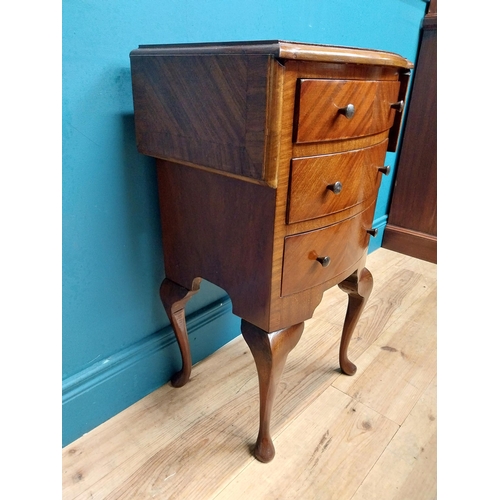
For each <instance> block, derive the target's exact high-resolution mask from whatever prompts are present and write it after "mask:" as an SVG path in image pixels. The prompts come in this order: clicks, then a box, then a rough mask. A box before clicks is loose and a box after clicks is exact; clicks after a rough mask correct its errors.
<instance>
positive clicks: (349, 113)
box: [339, 104, 356, 120]
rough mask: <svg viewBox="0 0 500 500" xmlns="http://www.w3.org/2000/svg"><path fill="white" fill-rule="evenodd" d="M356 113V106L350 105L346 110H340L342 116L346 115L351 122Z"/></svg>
mask: <svg viewBox="0 0 500 500" xmlns="http://www.w3.org/2000/svg"><path fill="white" fill-rule="evenodd" d="M355 111H356V108H355V107H354V104H348V105H347V106H345V107H344V108H340V109H339V113H340V114H341V115H344V116H345V117H346V118H348V119H349V120H350V119H351V118H352V117H353V116H354V112H355Z"/></svg>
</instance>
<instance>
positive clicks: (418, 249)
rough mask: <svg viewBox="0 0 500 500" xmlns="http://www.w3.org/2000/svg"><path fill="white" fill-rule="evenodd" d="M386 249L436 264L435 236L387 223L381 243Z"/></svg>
mask: <svg viewBox="0 0 500 500" xmlns="http://www.w3.org/2000/svg"><path fill="white" fill-rule="evenodd" d="M382 246H383V247H384V248H387V250H392V251H394V252H399V253H403V254H405V255H409V256H410V257H415V258H417V259H422V260H426V261H427V262H433V263H434V264H437V237H436V236H432V235H429V234H425V233H419V232H418V231H412V230H411V229H405V228H403V227H397V226H392V225H390V224H387V226H386V227H385V231H384V242H383V245H382Z"/></svg>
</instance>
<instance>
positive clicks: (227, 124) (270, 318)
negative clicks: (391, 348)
mask: <svg viewBox="0 0 500 500" xmlns="http://www.w3.org/2000/svg"><path fill="white" fill-rule="evenodd" d="M130 59H131V69H132V87H133V100H134V113H135V124H136V137H137V146H138V150H139V151H140V152H141V153H143V154H145V155H148V156H152V157H154V158H156V166H157V174H158V188H159V200H160V213H161V222H162V238H163V255H164V263H165V276H166V277H165V280H164V281H163V282H162V284H161V287H160V296H161V300H162V302H163V305H164V307H165V310H166V312H167V315H168V317H169V319H170V322H171V324H172V327H173V329H174V331H175V334H176V337H177V340H178V343H179V347H180V350H181V355H182V362H183V365H182V369H181V370H180V371H179V372H178V373H176V374H175V375H174V377H173V379H172V384H173V385H174V386H176V387H179V386H182V385H183V384H185V383H186V382H187V381H188V379H189V376H190V372H191V355H190V348H189V341H188V335H187V331H186V322H185V315H184V308H185V305H186V303H187V301H188V300H189V298H190V297H191V296H192V295H193V294H194V293H196V292H197V291H198V289H199V286H200V282H201V280H202V279H206V280H208V281H210V282H212V283H214V284H216V285H218V286H220V287H222V288H223V289H224V290H225V291H226V292H227V293H228V295H229V296H230V298H231V301H232V306H233V312H234V314H236V315H237V316H239V317H241V319H242V322H241V331H242V334H243V337H244V339H245V341H246V342H247V343H248V345H249V347H250V350H251V352H252V354H253V357H254V359H255V363H256V366H257V373H258V377H259V391H260V429H259V434H258V437H257V443H256V445H255V449H254V455H255V457H256V458H257V459H259V460H261V461H263V462H268V461H270V460H272V458H273V457H274V446H273V442H272V438H271V433H270V422H271V410H272V405H273V401H274V397H275V392H276V389H277V386H278V382H279V379H280V376H281V373H282V371H283V368H284V365H285V361H286V357H287V355H288V353H289V352H290V350H291V349H293V347H294V346H295V345H296V344H297V342H298V341H299V338H300V336H301V334H302V332H303V329H304V321H305V320H307V319H309V318H310V317H311V316H312V315H313V312H314V310H315V308H316V307H317V306H318V304H319V303H320V301H321V298H322V295H323V292H324V291H325V290H327V289H328V288H330V287H332V286H335V285H339V287H340V288H341V289H342V290H343V291H345V292H346V293H347V295H348V306H347V313H346V319H345V323H344V328H343V332H342V339H341V345H340V366H341V369H342V371H343V372H344V373H346V374H348V375H352V374H354V372H355V371H356V367H355V366H354V364H353V363H352V362H351V361H349V359H348V356H347V350H348V345H349V341H350V338H351V336H352V333H353V330H354V328H355V327H356V324H357V321H358V318H359V316H360V314H361V313H362V310H363V308H364V305H365V303H366V300H367V299H368V296H369V294H370V291H371V289H372V284H373V281H372V276H371V274H370V272H369V271H368V270H367V269H366V268H365V267H364V264H365V259H366V255H367V249H368V243H369V239H370V237H372V236H374V235H375V234H376V229H373V228H372V221H373V215H374V210H375V203H376V199H377V193H378V189H379V186H380V181H381V176H382V175H384V174H387V173H388V171H389V168H388V167H387V166H385V165H384V160H385V155H386V152H387V151H388V150H391V151H394V150H395V148H396V144H397V140H398V135H399V128H400V124H401V117H402V111H403V108H404V101H405V97H406V91H407V84H408V80H409V70H410V69H411V68H412V67H413V66H412V64H411V63H410V62H409V61H408V60H406V59H404V58H403V57H401V56H399V55H396V54H393V53H388V52H381V51H374V50H366V49H354V48H346V47H335V46H328V45H315V44H303V43H295V42H285V41H257V42H231V43H204V44H182V45H145V46H139V48H138V49H136V50H133V51H132V52H131V54H130Z"/></svg>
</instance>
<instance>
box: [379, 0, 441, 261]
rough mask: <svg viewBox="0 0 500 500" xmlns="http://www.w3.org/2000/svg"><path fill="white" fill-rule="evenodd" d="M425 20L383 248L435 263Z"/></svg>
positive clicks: (433, 20)
mask: <svg viewBox="0 0 500 500" xmlns="http://www.w3.org/2000/svg"><path fill="white" fill-rule="evenodd" d="M435 8H436V6H435V5H434V3H432V4H431V6H430V9H429V13H428V14H427V15H426V16H425V18H424V21H423V26H422V39H421V44H420V50H419V55H418V60H417V64H416V66H415V76H414V83H413V88H412V93H411V99H410V101H409V107H408V116H407V118H406V125H405V130H404V134H403V138H402V143H401V153H400V158H399V162H398V167H397V172H396V179H395V183H394V190H393V194H392V199H391V204H390V209H389V218H388V224H387V226H386V229H385V232H384V238H383V241H382V246H383V247H384V248H388V249H389V250H394V251H397V252H400V253H404V254H405V255H411V256H412V257H417V258H419V259H423V260H427V261H429V262H434V263H436V262H437V12H436V10H435Z"/></svg>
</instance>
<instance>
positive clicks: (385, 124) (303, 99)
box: [294, 79, 400, 143]
mask: <svg viewBox="0 0 500 500" xmlns="http://www.w3.org/2000/svg"><path fill="white" fill-rule="evenodd" d="M399 85H400V83H399V82H398V81H359V80H322V79H301V80H299V85H298V101H297V109H296V113H295V130H294V140H295V142H297V143H304V142H321V141H331V140H335V139H347V138H350V137H362V136H365V135H371V134H376V133H379V132H382V131H384V130H387V129H389V128H390V127H391V126H392V124H393V122H394V114H395V113H396V110H395V109H394V108H392V107H391V104H395V103H396V102H397V98H398V92H399Z"/></svg>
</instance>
